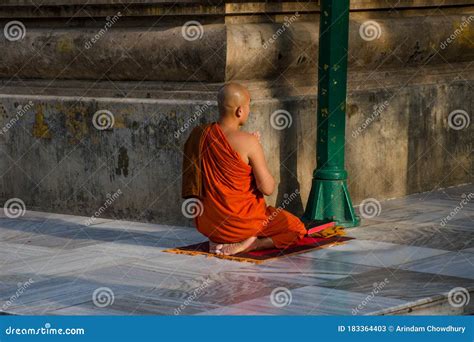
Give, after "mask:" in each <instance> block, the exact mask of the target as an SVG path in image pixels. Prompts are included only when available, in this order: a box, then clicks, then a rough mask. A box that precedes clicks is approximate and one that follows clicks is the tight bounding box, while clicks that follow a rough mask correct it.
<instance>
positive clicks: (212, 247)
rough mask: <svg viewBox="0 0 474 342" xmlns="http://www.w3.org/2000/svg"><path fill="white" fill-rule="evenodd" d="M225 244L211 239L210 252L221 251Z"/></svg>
mask: <svg viewBox="0 0 474 342" xmlns="http://www.w3.org/2000/svg"><path fill="white" fill-rule="evenodd" d="M222 246H223V244H222V243H215V242H212V241H211V240H209V253H215V254H217V252H220V250H221V248H222Z"/></svg>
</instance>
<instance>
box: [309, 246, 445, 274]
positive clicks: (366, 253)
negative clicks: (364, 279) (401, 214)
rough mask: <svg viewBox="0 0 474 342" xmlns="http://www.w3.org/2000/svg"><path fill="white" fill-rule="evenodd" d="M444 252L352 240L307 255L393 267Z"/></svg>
mask: <svg viewBox="0 0 474 342" xmlns="http://www.w3.org/2000/svg"><path fill="white" fill-rule="evenodd" d="M444 253H448V252H447V251H444V250H439V249H433V248H424V247H414V246H404V245H398V244H394V243H387V242H379V241H368V240H350V241H347V242H346V243H345V244H343V245H339V246H334V247H331V248H327V249H319V250H315V251H312V252H309V253H307V254H305V256H308V257H312V258H316V259H330V260H333V261H339V262H348V263H351V264H360V265H366V266H376V267H393V266H396V265H399V264H403V263H407V262H412V261H415V260H418V259H423V258H428V257H433V256H435V255H440V254H444Z"/></svg>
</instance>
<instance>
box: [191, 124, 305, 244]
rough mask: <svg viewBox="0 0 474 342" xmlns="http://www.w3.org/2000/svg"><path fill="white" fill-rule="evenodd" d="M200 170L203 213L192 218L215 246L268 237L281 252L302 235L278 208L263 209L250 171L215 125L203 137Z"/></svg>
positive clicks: (294, 220) (301, 226)
mask: <svg viewBox="0 0 474 342" xmlns="http://www.w3.org/2000/svg"><path fill="white" fill-rule="evenodd" d="M203 139H204V141H203V144H202V147H201V167H202V183H203V195H202V197H201V200H202V202H203V207H204V210H203V212H202V214H201V215H200V216H197V217H196V226H197V229H198V230H199V232H201V233H202V234H204V235H205V236H207V237H208V238H209V239H210V240H211V241H213V242H216V243H232V242H240V241H243V240H245V239H247V238H249V237H252V236H258V237H270V238H271V239H272V240H273V242H274V244H275V246H276V247H277V248H285V247H288V246H289V245H291V244H293V243H295V242H297V241H298V240H299V239H301V238H303V237H304V236H305V235H306V228H305V226H304V224H303V223H302V222H301V220H300V219H298V218H297V217H296V216H294V215H292V214H291V213H289V212H288V211H285V210H283V209H281V208H279V209H275V208H274V207H271V206H267V205H266V203H265V199H264V197H263V195H262V193H261V192H260V191H259V190H258V189H257V186H256V183H255V178H254V176H253V174H252V167H251V166H250V165H248V164H246V163H245V162H244V161H243V160H242V159H241V158H240V155H239V154H238V153H237V152H236V151H235V150H234V149H233V148H232V147H231V146H230V144H229V142H228V141H227V139H226V137H225V135H224V133H223V132H222V130H221V128H220V126H219V125H218V124H217V123H214V124H212V125H211V126H210V127H209V128H208V131H207V134H206V135H205V136H204V138H203Z"/></svg>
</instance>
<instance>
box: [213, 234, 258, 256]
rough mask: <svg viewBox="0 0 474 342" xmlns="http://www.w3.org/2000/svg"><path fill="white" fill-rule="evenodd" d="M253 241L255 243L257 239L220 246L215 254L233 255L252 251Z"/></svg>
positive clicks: (252, 238) (251, 238) (253, 237)
mask: <svg viewBox="0 0 474 342" xmlns="http://www.w3.org/2000/svg"><path fill="white" fill-rule="evenodd" d="M255 241H257V238H256V237H255V236H252V237H250V238H248V239H246V240H244V241H241V242H236V243H226V244H222V247H221V248H220V249H219V250H217V252H216V254H223V255H234V254H237V253H240V252H245V251H247V250H251V249H252V247H253V246H254V244H255Z"/></svg>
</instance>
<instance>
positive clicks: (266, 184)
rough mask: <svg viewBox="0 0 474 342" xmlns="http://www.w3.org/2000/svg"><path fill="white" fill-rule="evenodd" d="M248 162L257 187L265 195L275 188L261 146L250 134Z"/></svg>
mask: <svg viewBox="0 0 474 342" xmlns="http://www.w3.org/2000/svg"><path fill="white" fill-rule="evenodd" d="M248 156H249V162H250V165H251V166H252V171H253V174H254V176H255V180H256V182H257V188H258V189H259V190H260V191H261V192H262V193H263V194H264V195H266V196H270V195H271V194H272V193H273V190H275V180H274V179H273V176H272V174H271V173H270V171H269V170H268V166H267V162H266V160H265V155H264V153H263V148H262V145H261V144H260V142H259V141H258V139H257V138H256V137H255V136H252V137H251V138H250V139H249V153H248Z"/></svg>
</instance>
